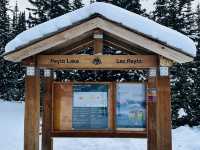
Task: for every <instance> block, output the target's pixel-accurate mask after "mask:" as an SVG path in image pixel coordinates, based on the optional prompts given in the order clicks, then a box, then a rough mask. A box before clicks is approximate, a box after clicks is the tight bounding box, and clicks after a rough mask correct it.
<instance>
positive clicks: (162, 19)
mask: <svg viewBox="0 0 200 150" xmlns="http://www.w3.org/2000/svg"><path fill="white" fill-rule="evenodd" d="M154 6H155V10H154V11H153V18H152V19H153V20H154V21H156V22H157V23H159V24H162V25H164V26H169V15H170V13H169V0H156V2H155V3H154Z"/></svg>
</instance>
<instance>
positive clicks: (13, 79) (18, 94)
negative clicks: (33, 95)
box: [0, 3, 26, 101]
mask: <svg viewBox="0 0 200 150" xmlns="http://www.w3.org/2000/svg"><path fill="white" fill-rule="evenodd" d="M12 12H13V16H12V20H11V19H10V25H9V26H10V28H9V32H8V33H6V34H7V35H9V40H11V39H13V38H14V37H15V36H16V35H17V34H19V33H21V32H22V31H24V30H25V29H26V20H25V13H24V12H23V13H22V12H19V10H18V5H17V3H16V6H15V7H14V10H12ZM9 40H8V41H9ZM8 41H7V42H8ZM7 42H6V43H7ZM4 47H5V45H4V46H3V48H4ZM0 67H1V68H0V70H1V71H2V74H0V79H1V81H0V86H1V91H0V98H3V99H6V100H16V101H19V100H23V95H24V94H23V93H24V80H23V79H24V72H23V68H22V66H21V64H20V63H13V62H9V61H5V60H4V59H3V58H1V66H0Z"/></svg>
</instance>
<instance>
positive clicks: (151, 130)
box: [147, 77, 157, 150]
mask: <svg viewBox="0 0 200 150" xmlns="http://www.w3.org/2000/svg"><path fill="white" fill-rule="evenodd" d="M156 83H157V79H156V77H152V78H149V79H148V82H147V137H148V139H147V149H148V150H157V149H156V148H155V147H156V145H157V140H156V137H157V126H156V101H154V100H150V99H149V96H152V95H151V93H150V91H149V90H151V89H156ZM156 96H157V95H156Z"/></svg>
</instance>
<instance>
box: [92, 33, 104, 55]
mask: <svg viewBox="0 0 200 150" xmlns="http://www.w3.org/2000/svg"><path fill="white" fill-rule="evenodd" d="M93 48H94V54H102V52H103V31H102V30H100V29H97V30H95V31H94V46H93Z"/></svg>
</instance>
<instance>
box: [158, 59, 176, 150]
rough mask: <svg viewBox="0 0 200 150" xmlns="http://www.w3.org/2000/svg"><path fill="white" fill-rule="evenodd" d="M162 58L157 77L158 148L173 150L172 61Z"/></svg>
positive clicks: (160, 149)
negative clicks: (170, 72) (170, 70)
mask: <svg viewBox="0 0 200 150" xmlns="http://www.w3.org/2000/svg"><path fill="white" fill-rule="evenodd" d="M161 60H164V58H162V59H161V58H160V68H159V77H157V89H158V93H157V106H156V111H157V112H156V113H157V118H156V124H157V149H158V150H172V137H171V94H170V92H171V90H170V78H169V69H168V68H169V66H171V65H172V62H170V61H161Z"/></svg>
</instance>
